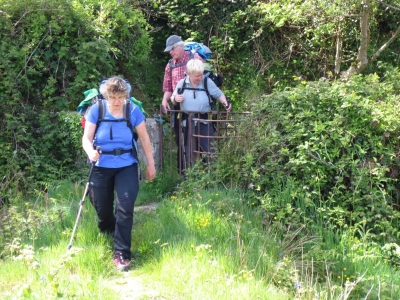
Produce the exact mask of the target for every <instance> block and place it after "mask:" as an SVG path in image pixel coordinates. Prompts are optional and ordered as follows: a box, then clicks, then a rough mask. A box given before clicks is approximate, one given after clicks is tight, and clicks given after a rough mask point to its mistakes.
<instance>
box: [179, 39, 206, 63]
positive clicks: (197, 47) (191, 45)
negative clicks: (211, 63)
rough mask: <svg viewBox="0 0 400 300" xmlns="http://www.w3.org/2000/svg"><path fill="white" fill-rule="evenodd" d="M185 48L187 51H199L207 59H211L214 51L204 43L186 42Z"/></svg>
mask: <svg viewBox="0 0 400 300" xmlns="http://www.w3.org/2000/svg"><path fill="white" fill-rule="evenodd" d="M184 49H185V51H190V52H192V53H198V54H199V55H200V56H201V57H202V58H204V59H205V60H209V59H210V58H211V55H212V51H211V50H210V48H208V47H207V46H206V45H204V44H203V43H197V42H186V43H185V47H184Z"/></svg>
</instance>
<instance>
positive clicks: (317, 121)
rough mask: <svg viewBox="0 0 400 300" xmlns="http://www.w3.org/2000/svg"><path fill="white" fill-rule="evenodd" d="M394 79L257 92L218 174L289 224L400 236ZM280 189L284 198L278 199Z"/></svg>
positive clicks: (391, 238) (399, 129) (357, 79)
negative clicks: (238, 138) (250, 112)
mask: <svg viewBox="0 0 400 300" xmlns="http://www.w3.org/2000/svg"><path fill="white" fill-rule="evenodd" d="M391 78H396V76H394V75H392V76H391ZM393 82H395V80H387V81H380V79H379V78H378V76H376V75H370V76H358V77H355V78H353V80H351V81H348V82H339V81H338V82H333V83H329V82H326V81H319V82H312V83H307V82H302V83H300V84H299V85H298V87H296V88H294V89H287V90H285V91H283V92H281V93H278V92H276V93H273V94H271V95H266V96H263V97H262V98H261V99H259V100H256V101H254V103H253V106H252V109H253V118H252V119H249V120H247V122H243V123H242V125H241V127H242V132H243V136H246V139H245V140H243V141H242V142H241V143H240V144H238V142H237V141H236V142H235V143H234V144H231V145H230V146H228V147H226V148H225V149H224V151H226V153H230V154H232V153H236V155H222V156H221V161H220V162H219V175H218V176H219V178H229V179H230V180H232V181H237V182H239V184H240V185H241V186H242V187H243V188H247V189H248V191H249V195H250V197H251V198H250V199H253V200H252V201H255V200H256V201H257V202H258V203H259V204H261V205H262V206H263V207H264V209H265V211H266V212H267V213H268V215H270V216H278V218H280V219H281V220H283V221H285V222H286V223H287V224H288V223H291V224H292V226H293V224H298V226H299V224H301V223H305V224H311V223H309V221H310V220H314V221H316V222H317V223H319V224H324V225H326V226H327V227H328V228H330V230H332V231H333V232H341V230H342V229H344V228H348V227H352V226H357V224H360V223H363V224H365V230H368V232H369V234H371V235H374V238H375V239H376V240H381V241H386V242H387V241H394V240H398V239H399V238H400V236H399V232H398V227H399V223H398V222H399V221H398V220H399V216H400V214H399V206H400V199H399V185H398V180H397V177H398V175H399V170H400V169H399V160H398V152H399V141H398V136H399V133H400V124H399V111H400V104H399V102H398V92H399V90H398V89H397V87H396V85H394V84H393ZM248 136H251V137H252V138H251V139H250V138H248ZM288 183H290V185H289V186H290V189H287V187H288ZM283 191H285V193H287V194H288V197H287V198H286V201H287V202H285V203H282V202H279V201H278V202H277V200H276V199H282V197H276V196H278V195H279V196H280V195H282V192H283ZM288 207H289V208H290V209H289V210H288V209H287V208H288ZM294 211H296V212H298V213H299V215H298V214H297V213H294ZM299 216H300V220H299V219H298V218H299ZM293 218H294V219H293Z"/></svg>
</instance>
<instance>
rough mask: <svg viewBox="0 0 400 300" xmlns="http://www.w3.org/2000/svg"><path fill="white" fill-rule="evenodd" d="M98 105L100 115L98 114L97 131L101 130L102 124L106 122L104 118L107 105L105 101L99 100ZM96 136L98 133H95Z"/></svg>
mask: <svg viewBox="0 0 400 300" xmlns="http://www.w3.org/2000/svg"><path fill="white" fill-rule="evenodd" d="M97 103H98V105H99V106H98V111H99V114H98V117H97V122H96V131H97V129H98V128H99V125H100V123H101V122H103V121H104V116H105V114H106V103H105V102H104V101H103V99H99V100H98V101H97ZM95 135H96V132H95Z"/></svg>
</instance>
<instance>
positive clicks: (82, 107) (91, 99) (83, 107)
mask: <svg viewBox="0 0 400 300" xmlns="http://www.w3.org/2000/svg"><path fill="white" fill-rule="evenodd" d="M105 80H106V79H103V81H102V82H101V83H100V86H101V85H102V84H103V83H104V82H105ZM125 81H126V82H127V84H128V87H131V85H130V84H129V82H128V81H127V80H125ZM130 90H131V88H130ZM83 94H84V95H85V99H84V100H83V101H82V102H81V103H80V104H79V105H78V108H77V112H78V113H79V114H80V115H81V116H82V119H81V126H82V128H85V123H86V115H87V113H88V111H89V108H90V107H91V106H92V105H93V104H95V103H99V106H98V109H99V113H98V115H99V118H98V119H97V123H96V131H95V133H94V135H95V136H96V132H97V129H98V128H99V126H100V123H101V122H126V126H128V127H129V129H130V130H131V132H132V136H133V139H134V141H135V143H134V144H135V145H134V147H133V150H134V151H133V152H132V155H133V157H135V158H137V149H136V141H137V140H138V135H137V132H136V130H135V129H134V128H133V126H132V123H131V121H130V105H131V103H134V104H136V105H137V106H138V107H139V109H140V110H141V111H142V112H143V113H144V114H146V112H145V110H144V109H143V105H142V102H141V101H139V100H137V99H135V98H134V97H133V96H130V97H129V99H127V100H125V102H124V104H123V108H122V109H123V116H124V117H123V118H122V119H117V120H105V119H104V116H105V113H106V102H105V101H104V100H105V98H104V97H103V95H101V94H100V93H99V91H98V90H97V89H90V90H87V91H85V92H84V93H83ZM110 139H112V130H111V129H110ZM103 153H104V152H103Z"/></svg>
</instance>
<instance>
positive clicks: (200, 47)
mask: <svg viewBox="0 0 400 300" xmlns="http://www.w3.org/2000/svg"><path fill="white" fill-rule="evenodd" d="M184 50H185V51H187V52H190V57H189V59H192V58H193V57H194V54H195V53H197V54H198V55H200V56H201V57H202V58H203V59H205V60H206V61H207V60H209V59H210V58H211V55H212V51H211V50H210V48H208V47H207V46H206V45H204V44H203V43H198V42H186V43H185V46H184ZM186 63H187V62H182V63H178V64H174V62H173V59H172V58H171V59H170V60H169V66H170V71H171V72H172V69H174V68H177V67H180V66H183V65H186ZM204 75H205V76H206V77H209V78H210V79H211V80H212V81H214V83H215V85H216V86H217V87H221V86H222V83H223V82H224V78H223V77H222V75H220V74H218V73H214V72H213V71H209V70H204Z"/></svg>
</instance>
